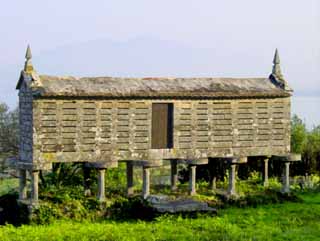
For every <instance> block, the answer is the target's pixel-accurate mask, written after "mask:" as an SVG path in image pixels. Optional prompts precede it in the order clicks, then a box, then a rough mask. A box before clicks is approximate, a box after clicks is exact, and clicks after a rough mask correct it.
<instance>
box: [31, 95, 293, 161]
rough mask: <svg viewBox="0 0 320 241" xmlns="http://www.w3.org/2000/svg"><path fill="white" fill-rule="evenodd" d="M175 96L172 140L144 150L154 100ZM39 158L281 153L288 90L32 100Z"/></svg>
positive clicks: (285, 143) (286, 146)
mask: <svg viewBox="0 0 320 241" xmlns="http://www.w3.org/2000/svg"><path fill="white" fill-rule="evenodd" d="M161 102H163V103H173V104H174V148H173V149H172V150H171V151H169V152H168V151H167V152H161V150H150V148H151V138H152V137H151V120H152V117H151V115H152V103H161ZM33 112H34V113H33V115H34V120H35V121H34V130H35V133H34V140H33V143H34V159H35V161H37V162H40V163H44V162H65V161H67V162H68V161H69V162H78V161H88V162H90V161H92V162H116V161H118V160H147V159H150V158H159V159H161V158H206V157H226V156H233V155H240V156H252V155H281V154H287V153H289V152H290V98H287V97H286V98H273V99H271V98H270V99H229V100H201V101H200V100H98V99H92V100H90V99H78V100H68V99H64V100H63V99H57V100H52V99H37V100H34V110H33Z"/></svg>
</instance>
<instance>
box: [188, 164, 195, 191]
mask: <svg viewBox="0 0 320 241" xmlns="http://www.w3.org/2000/svg"><path fill="white" fill-rule="evenodd" d="M196 168H197V166H194V165H190V166H189V194H190V195H191V196H193V195H195V194H196V193H197V192H196Z"/></svg>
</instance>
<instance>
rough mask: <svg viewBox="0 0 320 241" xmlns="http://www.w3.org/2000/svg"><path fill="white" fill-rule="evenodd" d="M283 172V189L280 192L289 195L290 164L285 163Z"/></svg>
mask: <svg viewBox="0 0 320 241" xmlns="http://www.w3.org/2000/svg"><path fill="white" fill-rule="evenodd" d="M284 164H285V172H284V180H283V189H282V191H283V192H284V193H289V192H290V173H289V169H290V162H285V163H284Z"/></svg>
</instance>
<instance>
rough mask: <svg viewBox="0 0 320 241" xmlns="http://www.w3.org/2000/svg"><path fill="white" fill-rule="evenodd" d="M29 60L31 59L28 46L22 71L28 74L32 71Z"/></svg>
mask: <svg viewBox="0 0 320 241" xmlns="http://www.w3.org/2000/svg"><path fill="white" fill-rule="evenodd" d="M31 58H32V54H31V48H30V45H28V47H27V51H26V62H25V64H24V71H25V72H26V73H28V74H30V73H32V72H33V70H34V69H33V65H32V62H31Z"/></svg>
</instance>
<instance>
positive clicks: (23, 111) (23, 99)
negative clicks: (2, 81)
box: [18, 82, 33, 165]
mask: <svg viewBox="0 0 320 241" xmlns="http://www.w3.org/2000/svg"><path fill="white" fill-rule="evenodd" d="M32 104H33V96H32V92H31V90H30V89H28V88H27V86H26V84H25V82H24V83H22V85H21V88H20V90H19V123H20V124H19V128H20V130H19V133H20V137H19V138H20V140H19V141H20V142H19V163H18V164H19V165H30V164H31V163H32V161H33V108H32Z"/></svg>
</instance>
